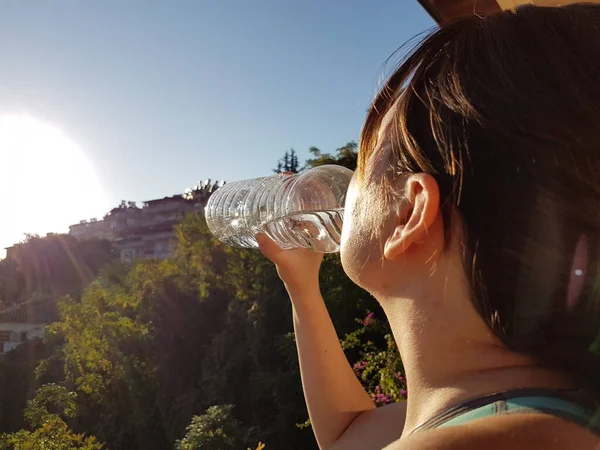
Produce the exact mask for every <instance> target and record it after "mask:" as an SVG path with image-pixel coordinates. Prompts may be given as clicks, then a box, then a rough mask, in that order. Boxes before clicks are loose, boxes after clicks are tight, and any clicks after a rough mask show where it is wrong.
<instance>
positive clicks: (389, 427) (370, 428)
mask: <svg viewBox="0 0 600 450" xmlns="http://www.w3.org/2000/svg"><path fill="white" fill-rule="evenodd" d="M405 419H406V402H405V401H404V402H398V403H392V404H390V405H387V406H383V407H381V408H376V409H372V410H370V411H366V412H364V413H362V414H360V415H359V416H358V417H357V418H356V419H355V420H354V421H353V422H352V424H351V425H350V426H349V427H348V429H347V430H346V431H345V432H344V433H343V434H342V436H341V437H340V438H339V440H338V441H337V442H336V443H335V445H334V446H333V448H332V450H334V449H335V450H338V449H343V450H354V449H356V450H359V449H360V450H364V449H370V448H372V449H381V448H383V447H385V446H387V445H389V444H390V443H392V442H394V441H397V440H398V439H399V438H400V436H401V435H402V430H403V428H404V420H405Z"/></svg>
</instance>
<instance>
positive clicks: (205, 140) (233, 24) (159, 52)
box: [0, 0, 434, 248]
mask: <svg viewBox="0 0 600 450" xmlns="http://www.w3.org/2000/svg"><path fill="white" fill-rule="evenodd" d="M433 26H434V22H433V21H432V19H431V18H430V17H429V16H428V15H427V13H426V12H425V11H424V10H423V9H422V8H421V6H420V5H419V4H418V2H417V1H416V0H345V1H341V0H339V1H337V0H336V1H334V0H328V1H323V0H302V1H284V0H252V1H251V0H236V1H229V0H188V1H184V0H172V1H168V0H164V1H157V0H86V1H81V0H73V1H67V0H46V1H35V0H28V1H21V0H3V1H2V2H0V42H1V43H2V45H0V118H2V116H15V115H17V116H19V117H20V116H26V117H28V118H29V119H35V120H36V121H40V122H41V123H43V124H45V126H48V127H50V128H51V129H52V130H54V131H58V132H60V133H61V134H62V135H63V136H64V137H66V139H67V141H66V142H68V143H70V144H72V146H75V147H76V148H77V149H78V151H79V152H80V153H81V155H82V157H84V158H85V160H86V161H87V162H88V165H87V166H86V167H87V169H86V170H88V169H89V168H90V167H91V172H84V171H83V169H78V168H75V169H69V170H67V169H66V168H65V167H66V166H65V164H62V163H61V164H60V166H58V165H57V164H58V163H56V164H55V165H54V167H52V168H50V167H49V166H47V165H45V166H42V169H45V170H42V171H41V173H46V175H42V177H44V176H45V177H46V179H45V180H44V184H45V185H46V186H52V185H53V183H54V182H56V180H57V179H58V178H60V179H61V180H63V181H62V185H63V187H64V185H69V186H71V187H72V191H71V192H73V193H79V197H73V198H72V199H71V200H70V201H69V202H68V203H67V202H66V200H64V199H63V200H61V199H59V198H58V197H62V196H64V194H55V195H53V196H52V195H50V193H52V191H51V190H44V189H39V188H38V189H37V190H35V191H33V192H32V193H31V194H28V195H27V197H28V198H27V199H26V202H31V203H29V204H28V208H34V209H35V208H36V203H38V204H41V203H42V202H43V203H44V204H46V205H51V206H52V205H53V202H59V201H63V203H64V204H63V206H62V207H61V208H59V209H60V211H65V210H70V211H71V214H66V213H65V214H63V216H64V217H62V216H61V217H58V214H55V215H56V216H57V217H55V220H54V221H53V222H52V224H50V222H48V221H47V220H44V219H43V218H40V217H37V218H36V216H35V215H33V214H30V216H31V217H30V218H25V216H23V221H22V222H23V223H20V222H14V223H15V225H14V226H13V227H12V230H11V231H10V233H9V232H8V231H7V230H8V226H7V225H6V220H14V218H15V217H16V216H21V215H23V214H22V211H19V210H18V209H14V208H15V205H14V203H15V201H14V200H13V202H12V203H11V205H12V206H11V208H13V209H11V210H10V211H9V212H7V210H6V205H7V202H8V200H7V199H8V198H9V197H12V198H14V196H15V195H17V196H19V191H15V192H10V193H9V192H8V190H9V189H8V188H6V187H4V188H2V189H4V191H5V192H0V210H3V211H4V213H5V214H7V216H6V217H4V218H2V221H3V222H5V225H4V233H3V228H2V225H0V248H2V247H6V246H7V245H10V244H12V243H13V242H12V241H14V240H15V239H16V237H15V233H16V232H17V231H18V232H19V233H23V232H37V233H45V232H49V231H64V230H65V229H66V227H67V226H68V225H69V224H70V223H72V221H73V220H74V217H79V216H80V215H83V214H91V212H89V211H91V209H89V208H88V209H89V211H88V209H85V208H79V207H78V206H77V205H81V204H83V203H85V202H86V198H96V197H93V196H90V195H88V194H87V193H86V190H85V189H84V188H83V186H82V185H83V184H85V183H84V182H83V181H82V177H83V178H84V179H91V178H94V177H95V180H94V183H96V182H97V185H98V186H99V187H98V189H99V190H101V192H102V199H103V201H102V202H100V201H98V202H96V203H95V204H94V205H93V206H94V207H96V208H97V209H102V208H104V209H106V208H108V207H111V206H116V205H117V204H118V203H120V201H121V200H132V201H144V200H150V199H154V198H162V197H165V196H169V195H174V194H178V193H182V192H183V190H184V189H185V188H187V187H192V186H193V185H194V184H195V183H196V182H197V181H198V180H205V179H207V178H211V179H213V180H228V181H233V180H238V179H246V178H253V177H258V176H264V175H268V174H269V173H270V172H271V169H272V168H274V167H275V166H276V163H277V160H278V158H280V157H281V156H282V155H283V153H284V152H285V151H286V150H288V149H290V148H294V149H296V151H297V152H298V153H299V156H300V159H301V160H305V159H306V158H307V157H308V151H307V150H308V148H309V147H310V146H316V147H318V148H320V149H321V150H323V151H326V152H334V151H335V149H336V148H338V147H341V146H342V145H344V144H345V143H346V142H348V141H351V140H358V136H359V133H360V128H361V125H362V121H363V119H364V117H365V113H366V110H367V108H368V105H369V101H370V100H371V98H372V97H373V95H374V93H375V92H376V89H377V87H378V86H379V85H380V83H381V82H382V80H383V78H384V77H385V75H386V74H389V71H390V70H391V69H392V68H393V66H394V64H393V62H394V61H395V60H394V59H392V62H390V63H388V64H387V66H385V65H384V63H385V62H386V60H387V58H388V57H389V56H390V55H391V54H392V53H393V52H394V51H395V50H396V49H397V48H398V47H400V46H401V45H402V44H404V43H405V42H406V41H408V40H409V39H411V38H412V37H414V36H415V35H417V34H419V33H421V32H423V31H425V30H427V29H430V28H431V27H433ZM0 125H1V123H0ZM0 129H1V128H0ZM31 130H32V131H31V133H33V134H38V133H37V131H38V128H32V129H31ZM46 131H47V130H46ZM42 135H43V133H42ZM13 141H14V139H13V140H12V141H10V140H9V141H6V140H5V142H13ZM2 142H3V141H2V139H1V136H0V145H2ZM56 145H57V146H58V147H60V143H58V144H56ZM48 151H51V150H49V149H47V148H42V149H41V150H37V152H38V156H39V154H40V153H41V152H48ZM54 151H56V150H54ZM11 152H12V153H11ZM14 152H15V150H14V149H13V148H12V147H11V146H10V145H9V144H4V146H3V148H0V165H4V167H0V171H2V172H0V178H1V177H2V173H3V172H4V174H7V173H10V174H11V175H9V178H8V180H14V183H12V185H15V183H17V182H18V181H19V180H20V182H21V183H22V184H23V185H24V186H29V185H30V184H32V183H34V182H35V180H39V176H40V175H39V173H40V171H39V170H38V171H36V172H35V173H37V174H38V175H36V177H38V178H36V179H35V180H34V179H32V177H33V175H32V174H33V173H34V171H30V170H28V168H27V167H28V164H31V161H38V160H41V159H40V158H39V157H36V156H35V155H36V154H35V153H31V152H30V153H29V154H28V155H29V156H27V158H26V159H28V160H29V162H25V163H22V164H20V165H19V167H16V164H15V163H10V162H6V161H7V160H6V158H5V159H4V160H2V158H1V156H2V154H4V155H5V156H6V155H9V154H13V153H14ZM26 153H27V152H26ZM63 153H64V152H63ZM64 154H66V153H64ZM63 156H64V155H63ZM8 161H11V159H10V158H9V159H8ZM39 164H41V163H39ZM82 167H83V166H82ZM74 172H79V173H80V175H81V174H85V175H81V176H79V177H73V178H72V181H71V176H70V174H72V173H74ZM17 175H18V176H17ZM10 177H12V178H10ZM96 179H97V180H96ZM9 184H10V183H9ZM5 185H6V183H5ZM1 186H3V185H2V184H0V187H1ZM57 192H63V191H57ZM9 194H10V195H9ZM96 194H97V192H96ZM30 196H34V197H35V198H29V197H30ZM52 197H54V198H52ZM3 203H4V204H3ZM88 203H93V202H88ZM100 203H101V205H100ZM69 208H70V209H69ZM78 208H79V209H78ZM57 211H58V209H57ZM9 213H10V214H9ZM98 213H99V214H101V211H98ZM45 214H47V213H45ZM77 214H79V216H78V215H77ZM11 216H12V217H13V219H10V217H11ZM80 218H81V219H86V218H88V217H85V216H84V217H80ZM69 221H71V222H69ZM78 221H79V220H77V222H78ZM50 226H52V227H54V228H56V227H59V228H62V229H61V230H54V229H44V227H46V228H48V227H50Z"/></svg>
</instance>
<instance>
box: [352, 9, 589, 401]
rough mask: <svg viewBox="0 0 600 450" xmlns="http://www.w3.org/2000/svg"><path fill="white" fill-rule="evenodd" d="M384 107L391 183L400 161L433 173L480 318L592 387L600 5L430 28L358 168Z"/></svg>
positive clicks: (367, 131) (386, 98)
mask: <svg viewBox="0 0 600 450" xmlns="http://www.w3.org/2000/svg"><path fill="white" fill-rule="evenodd" d="M388 112H390V114H393V119H392V131H391V132H390V133H388V135H387V136H385V139H386V140H389V141H390V142H389V145H390V146H391V149H392V150H391V161H390V169H391V170H390V173H391V175H390V177H389V179H388V181H387V184H386V185H385V186H386V187H387V190H388V191H389V190H390V189H393V183H394V180H395V177H396V174H399V173H407V172H409V173H411V172H412V173H415V172H426V173H430V174H432V175H434V176H435V178H436V180H437V182H438V184H439V188H440V193H441V200H442V215H443V219H444V226H445V230H446V241H447V243H448V242H449V239H450V229H451V222H452V220H455V219H459V220H460V221H461V224H462V229H463V232H464V242H463V247H464V265H465V272H466V274H467V277H468V279H469V282H470V286H471V288H472V292H473V302H474V305H475V307H476V309H477V310H478V312H479V313H480V315H481V317H482V318H483V319H484V320H485V322H486V323H487V324H488V325H489V327H490V328H491V329H492V330H493V331H494V333H495V334H496V335H497V336H498V338H499V339H501V341H502V342H503V343H504V344H505V345H506V346H507V347H509V348H511V349H513V350H515V351H519V352H524V353H528V354H532V355H535V356H536V357H537V358H538V360H539V361H540V363H541V364H544V365H548V366H552V367H554V368H558V369H560V370H562V371H564V372H566V373H568V374H569V375H570V376H571V377H572V378H573V380H574V381H575V382H576V383H577V384H578V385H579V386H581V387H582V388H586V389H589V390H590V391H591V392H593V393H594V395H595V396H596V398H597V399H599V398H600V357H599V356H598V355H597V354H595V353H594V352H593V351H592V350H593V348H592V347H593V346H594V343H595V342H596V340H597V335H598V332H599V331H600V303H599V302H600V288H599V287H600V265H599V256H600V255H599V254H598V253H599V252H598V250H599V249H600V6H593V5H572V6H567V7H562V8H539V7H523V8H520V9H517V10H514V11H510V12H508V11H507V12H503V13H500V14H496V15H492V16H488V17H485V18H480V17H472V18H468V19H464V20H461V21H458V22H455V23H452V24H450V25H447V26H445V27H442V28H441V29H439V30H437V31H435V32H433V33H432V34H431V35H429V36H428V37H427V38H425V40H424V41H423V42H422V43H421V44H420V45H418V46H417V48H416V49H415V50H413V51H412V53H411V54H409V56H408V57H407V58H406V59H405V60H404V62H403V63H402V64H401V65H400V67H399V68H398V69H397V71H396V72H395V73H394V74H393V75H392V76H391V77H390V78H389V79H388V81H387V82H386V84H385V86H384V87H383V89H382V90H381V91H380V93H379V94H378V95H377V97H376V98H375V100H374V102H373V105H372V107H371V109H370V111H369V113H368V117H367V120H366V123H365V126H364V129H363V132H362V136H361V145H360V153H359V167H358V172H359V174H361V173H364V169H365V165H366V162H367V160H368V158H369V157H370V155H371V154H372V153H373V151H374V149H375V147H376V144H377V139H378V130H379V127H380V125H381V121H382V118H383V116H384V115H386V113H388ZM390 185H391V187H390ZM578 247H579V248H580V249H581V248H583V253H582V255H583V256H584V257H583V258H581V254H580V255H579V258H578V261H579V262H577V263H575V265H574V261H575V250H576V248H578ZM581 261H583V265H582V266H581V267H579V266H578V265H577V264H580V262H581ZM575 270H576V271H577V273H576V274H575V277H576V278H575V279H576V281H578V282H580V285H581V288H580V289H578V294H577V295H576V298H575V299H571V300H570V301H569V302H567V296H568V293H569V286H570V284H572V282H573V279H574V278H573V277H574V275H573V273H574V271H575ZM577 277H579V278H577ZM581 280H583V282H582V283H581Z"/></svg>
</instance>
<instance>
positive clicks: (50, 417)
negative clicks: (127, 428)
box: [0, 384, 104, 450]
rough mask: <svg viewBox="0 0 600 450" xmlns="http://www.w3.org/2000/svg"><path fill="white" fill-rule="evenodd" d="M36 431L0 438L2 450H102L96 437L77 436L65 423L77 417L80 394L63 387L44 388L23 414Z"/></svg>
mask: <svg viewBox="0 0 600 450" xmlns="http://www.w3.org/2000/svg"><path fill="white" fill-rule="evenodd" d="M24 416H25V418H26V419H27V421H28V422H29V425H30V427H31V428H32V429H33V431H29V430H20V431H17V432H15V433H4V434H2V435H0V449H6V450H39V449H44V450H77V449H78V450H101V449H103V448H104V445H102V444H101V443H100V442H98V440H97V439H96V438H95V437H94V436H85V435H84V434H77V433H75V432H73V431H72V430H71V428H70V427H69V425H67V423H66V422H65V419H73V418H75V417H77V416H78V407H77V394H76V393H75V392H69V391H68V390H67V389H66V388H65V387H64V386H59V385H56V384H48V385H44V386H41V387H40V389H38V391H37V392H36V394H35V397H34V398H33V399H32V400H31V401H29V402H28V404H27V408H26V409H25V413H24Z"/></svg>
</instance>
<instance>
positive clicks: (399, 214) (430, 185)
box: [383, 173, 440, 260]
mask: <svg viewBox="0 0 600 450" xmlns="http://www.w3.org/2000/svg"><path fill="white" fill-rule="evenodd" d="M439 208H440V190H439V187H438V184H437V181H435V178H433V176H431V175H429V174H427V173H417V174H412V175H410V176H409V177H408V178H407V180H406V183H405V188H404V198H403V199H402V201H401V203H400V205H399V206H398V208H397V210H396V211H395V221H396V223H395V225H394V228H393V229H392V230H391V235H390V236H388V238H387V240H386V243H385V246H384V249H383V255H384V256H385V258H386V259H390V260H392V259H396V258H398V257H399V256H400V255H402V254H403V253H404V252H405V251H406V250H408V249H409V248H410V247H411V246H412V245H414V244H416V243H418V242H420V241H422V240H423V239H424V238H426V237H427V235H428V230H429V229H430V228H431V226H432V225H433V222H434V221H435V219H436V217H437V215H438V212H439Z"/></svg>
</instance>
